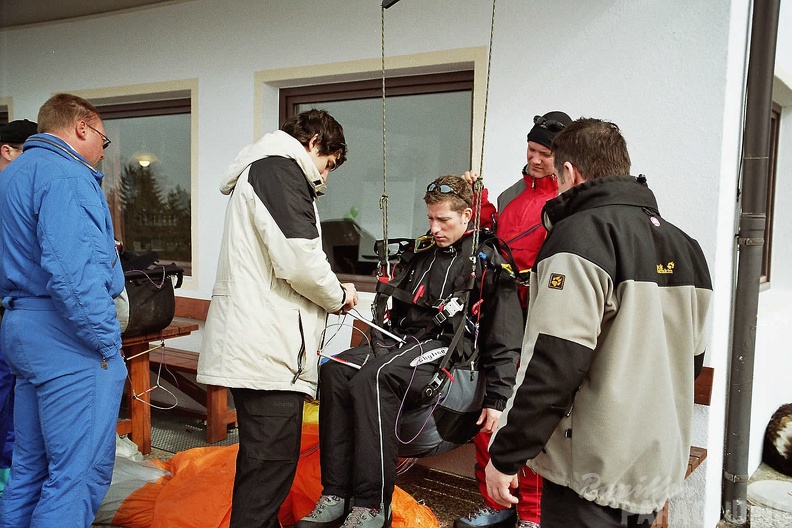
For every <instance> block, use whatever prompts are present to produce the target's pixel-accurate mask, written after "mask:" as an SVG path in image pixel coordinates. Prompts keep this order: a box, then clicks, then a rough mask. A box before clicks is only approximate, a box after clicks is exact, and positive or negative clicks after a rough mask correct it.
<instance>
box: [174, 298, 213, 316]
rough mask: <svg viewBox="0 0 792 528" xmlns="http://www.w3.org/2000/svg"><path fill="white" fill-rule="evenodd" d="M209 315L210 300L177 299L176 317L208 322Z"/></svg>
mask: <svg viewBox="0 0 792 528" xmlns="http://www.w3.org/2000/svg"><path fill="white" fill-rule="evenodd" d="M208 313H209V300H207V299H190V298H189V297H176V317H186V318H188V319H196V320H198V321H206V314H208Z"/></svg>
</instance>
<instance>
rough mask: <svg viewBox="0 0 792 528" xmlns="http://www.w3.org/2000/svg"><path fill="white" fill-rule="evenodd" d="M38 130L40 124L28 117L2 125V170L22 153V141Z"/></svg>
mask: <svg viewBox="0 0 792 528" xmlns="http://www.w3.org/2000/svg"><path fill="white" fill-rule="evenodd" d="M37 131H38V125H36V123H34V122H33V121H28V120H27V119H18V120H16V121H11V122H10V123H8V124H7V125H4V126H2V127H0V172H2V171H3V169H5V168H6V167H7V166H8V164H9V163H11V162H12V161H14V158H16V157H17V156H19V155H20V154H22V143H24V142H25V141H26V140H27V138H29V137H30V136H32V135H33V134H35V133H36V132H37Z"/></svg>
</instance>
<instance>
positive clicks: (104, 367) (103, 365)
mask: <svg viewBox="0 0 792 528" xmlns="http://www.w3.org/2000/svg"><path fill="white" fill-rule="evenodd" d="M102 369H103V370H107V360H106V359H105V358H102Z"/></svg>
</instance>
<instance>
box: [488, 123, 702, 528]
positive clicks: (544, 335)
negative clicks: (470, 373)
mask: <svg viewBox="0 0 792 528" xmlns="http://www.w3.org/2000/svg"><path fill="white" fill-rule="evenodd" d="M552 148H553V152H554V155H555V165H556V171H557V174H558V179H559V191H560V192H561V194H560V195H559V197H558V198H556V199H554V200H550V201H549V202H548V203H547V205H546V206H545V208H544V211H543V217H544V223H545V227H546V228H547V229H548V231H549V235H548V238H547V240H546V241H545V244H544V246H543V247H542V249H541V251H540V252H539V255H538V256H537V259H536V264H535V266H534V270H533V271H532V273H531V281H530V282H531V285H530V303H529V306H530V308H529V313H528V322H527V326H526V333H525V336H524V339H523V349H522V350H523V352H522V354H523V355H522V359H521V367H520V371H519V373H518V376H517V385H516V389H515V394H514V395H513V396H512V398H511V399H510V400H509V402H508V404H507V407H506V411H505V413H504V418H505V425H503V426H502V427H501V429H500V430H498V431H497V433H496V435H495V436H494V438H493V440H492V443H491V445H490V454H491V462H490V464H489V466H488V467H487V470H486V473H487V485H488V490H489V492H490V494H491V496H492V497H493V499H495V500H496V501H498V502H500V503H502V504H504V505H507V504H512V503H515V502H516V498H514V497H513V496H512V495H511V494H510V492H509V485H510V484H512V483H513V481H514V479H515V475H516V474H517V473H518V472H519V470H520V469H521V468H522V467H523V465H525V463H526V462H528V465H529V466H530V467H531V468H533V469H534V470H535V471H536V472H537V473H539V474H540V475H542V477H544V478H545V488H544V493H543V497H542V519H541V525H542V528H555V527H562V526H563V527H566V526H592V527H593V526H596V527H600V526H603V527H605V526H646V527H649V526H651V524H652V522H653V520H654V517H655V515H656V512H657V511H658V510H659V509H661V508H662V507H663V504H664V503H665V501H666V500H667V499H668V498H669V497H670V496H671V495H672V494H673V492H674V490H675V489H676V488H678V486H679V485H680V484H681V483H682V481H683V480H684V476H685V469H686V466H687V459H688V452H689V446H690V428H691V418H692V414H693V381H694V379H695V377H696V375H697V374H698V372H699V370H700V369H701V366H702V363H703V356H704V346H705V345H704V341H705V339H704V329H705V324H706V318H707V313H708V311H709V305H710V300H711V296H712V285H711V280H710V275H709V271H708V269H707V264H706V261H705V258H704V255H703V253H702V251H701V248H700V247H699V245H698V243H697V242H696V241H695V240H693V239H692V238H690V237H689V236H688V235H686V234H685V233H683V232H682V231H681V230H680V229H678V228H677V227H675V226H673V225H672V224H670V223H669V222H667V221H666V220H665V219H664V218H662V217H661V216H660V213H659V211H658V207H657V202H656V200H655V197H654V195H653V193H652V192H651V191H650V190H649V188H648V187H647V185H646V178H644V177H643V176H639V177H637V178H635V177H632V176H628V174H629V171H630V157H629V154H628V152H627V146H626V142H625V141H624V138H623V137H622V135H621V133H620V131H619V128H618V127H617V126H616V125H614V124H613V123H609V122H605V121H600V120H596V119H579V120H577V121H575V122H573V123H572V124H571V125H569V126H568V127H567V128H566V129H565V130H564V131H563V132H561V133H560V134H559V135H558V136H556V138H555V140H554V141H553V147H552Z"/></svg>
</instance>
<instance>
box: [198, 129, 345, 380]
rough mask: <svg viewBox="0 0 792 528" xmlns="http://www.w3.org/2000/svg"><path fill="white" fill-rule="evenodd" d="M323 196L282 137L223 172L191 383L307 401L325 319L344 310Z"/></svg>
mask: <svg viewBox="0 0 792 528" xmlns="http://www.w3.org/2000/svg"><path fill="white" fill-rule="evenodd" d="M322 188H323V182H322V178H321V176H320V175H319V171H318V170H317V168H316V166H315V164H314V163H313V161H312V159H311V158H310V156H309V155H308V153H307V152H306V150H305V147H303V145H301V144H300V142H299V141H297V140H296V139H294V138H293V137H292V136H290V135H289V134H287V133H285V132H282V131H277V132H274V133H272V134H267V135H265V136H264V137H263V138H262V139H261V140H259V141H258V142H256V143H254V144H253V145H249V146H247V147H245V148H244V149H242V151H241V152H240V153H239V155H238V156H237V158H236V160H234V162H233V163H232V164H231V166H230V167H229V170H228V174H227V176H226V177H225V178H224V180H223V182H222V185H221V187H220V190H221V192H222V193H223V194H231V199H230V201H229V203H228V207H227V209H226V217H225V229H224V232H223V241H222V245H221V248H220V257H219V262H218V267H217V280H216V282H215V286H214V290H213V291H212V302H211V304H210V307H209V313H208V315H207V319H206V327H205V330H204V337H203V340H202V345H201V354H200V357H199V360H198V377H197V380H198V381H199V382H200V383H206V384H211V385H220V386H225V387H238V388H249V389H258V390H285V391H296V392H304V393H306V394H308V395H311V396H315V394H316V385H317V380H318V370H317V367H318V355H317V350H318V349H319V347H320V344H321V343H320V340H321V335H322V330H323V328H324V325H325V320H326V315H327V312H335V311H337V310H339V309H340V308H341V306H342V305H343V302H344V291H343V288H342V287H341V285H340V282H339V281H338V278H337V277H336V276H335V274H334V273H333V272H332V271H331V269H330V264H329V262H328V261H327V257H326V255H325V253H324V251H323V250H322V238H321V231H320V223H319V215H318V212H317V210H316V204H315V199H316V195H317V193H318V192H319V191H320V190H321V189H322Z"/></svg>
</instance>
